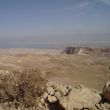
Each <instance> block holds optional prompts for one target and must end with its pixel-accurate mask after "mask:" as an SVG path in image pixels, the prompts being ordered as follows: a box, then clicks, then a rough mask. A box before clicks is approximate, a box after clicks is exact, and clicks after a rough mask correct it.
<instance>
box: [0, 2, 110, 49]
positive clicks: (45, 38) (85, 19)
mask: <svg viewBox="0 0 110 110" xmlns="http://www.w3.org/2000/svg"><path fill="white" fill-rule="evenodd" d="M75 42H78V43H83V42H95V43H96V42H99V43H105V44H110V0H0V48H8V47H13V48H14V47H38V48H40V47H41V48H43V47H52V46H53V47H58V46H59V47H60V46H61V45H70V44H73V43H75Z"/></svg>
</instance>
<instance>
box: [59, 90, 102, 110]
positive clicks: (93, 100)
mask: <svg viewBox="0 0 110 110" xmlns="http://www.w3.org/2000/svg"><path fill="white" fill-rule="evenodd" d="M100 100H101V96H100V95H99V94H96V93H93V92H91V90H90V89H88V88H82V89H73V90H72V91H71V92H70V93H69V95H68V96H66V97H62V98H61V99H60V100H59V102H60V104H61V105H62V106H63V107H64V108H65V109H67V110H72V109H73V108H79V109H82V108H90V107H93V106H94V105H95V104H97V103H99V102H100Z"/></svg>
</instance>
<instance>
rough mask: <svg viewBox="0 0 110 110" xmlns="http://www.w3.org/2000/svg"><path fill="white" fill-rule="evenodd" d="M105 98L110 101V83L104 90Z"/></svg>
mask: <svg viewBox="0 0 110 110" xmlns="http://www.w3.org/2000/svg"><path fill="white" fill-rule="evenodd" d="M102 96H103V98H104V99H106V100H108V101H110V82H107V83H106V84H105V86H104V88H103V94H102Z"/></svg>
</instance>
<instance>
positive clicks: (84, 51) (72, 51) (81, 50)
mask: <svg viewBox="0 0 110 110" xmlns="http://www.w3.org/2000/svg"><path fill="white" fill-rule="evenodd" d="M63 53H65V54H67V55H89V56H110V48H92V47H72V46H69V47H67V48H65V49H64V51H63Z"/></svg>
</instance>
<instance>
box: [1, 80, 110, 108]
mask: <svg viewBox="0 0 110 110" xmlns="http://www.w3.org/2000/svg"><path fill="white" fill-rule="evenodd" d="M109 84H110V83H107V84H106V85H105V87H104V90H103V92H102V91H98V90H95V89H90V88H87V87H85V86H84V85H78V86H76V87H72V86H63V85H59V84H56V83H53V82H47V89H46V92H45V93H44V94H43V95H42V96H41V97H40V98H39V101H38V102H39V105H38V106H39V107H38V108H37V109H36V108H34V109H32V110H110V104H109V102H108V101H105V102H104V101H103V99H102V95H103V94H105V98H108V100H109V95H110V91H109ZM8 109H10V110H15V108H13V107H11V108H9V107H7V103H6V104H4V105H1V107H0V110H8ZM18 110H24V109H21V108H18ZM25 110H31V109H29V108H28V109H25Z"/></svg>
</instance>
